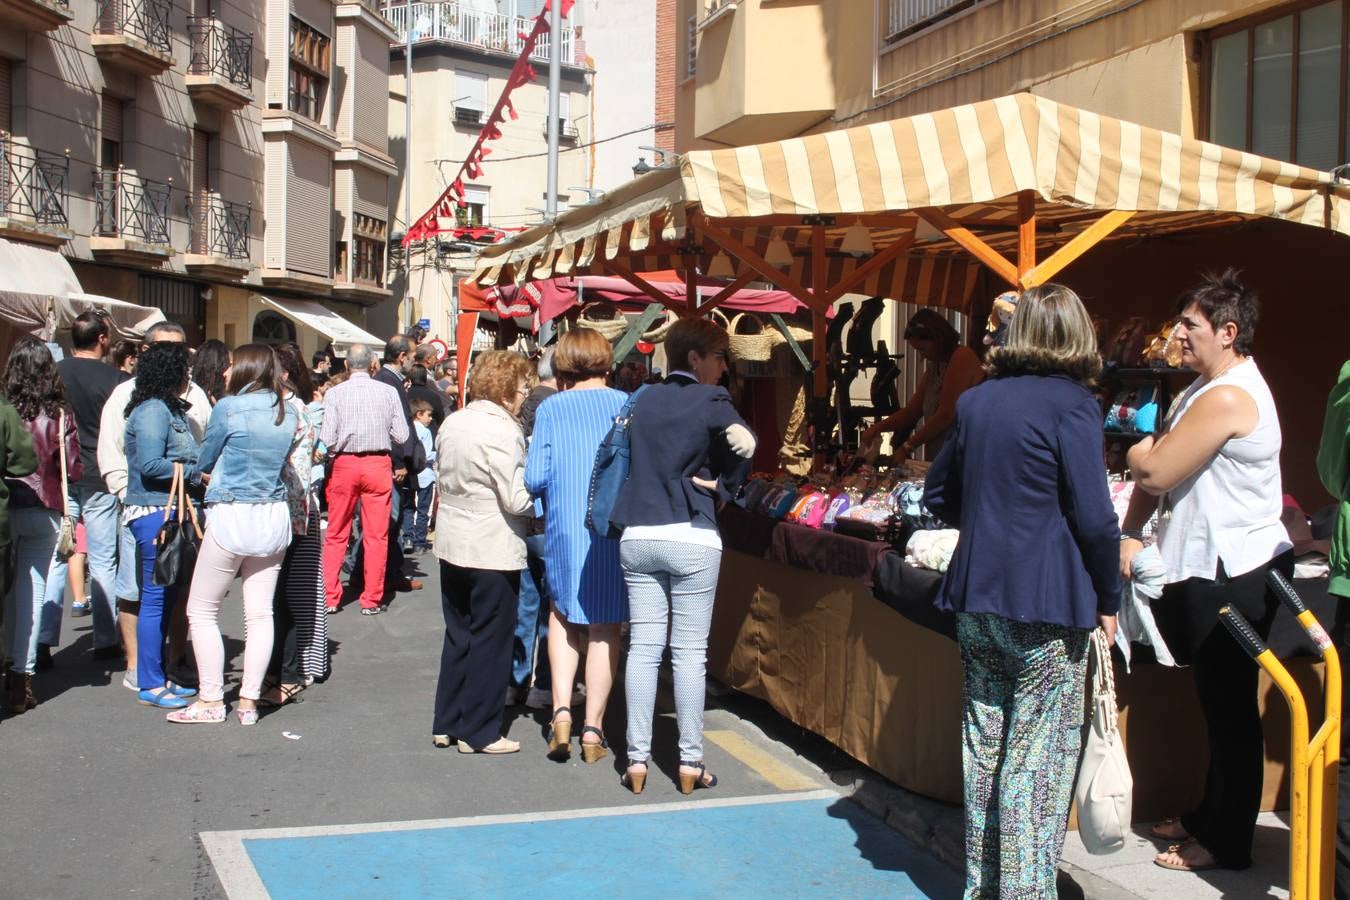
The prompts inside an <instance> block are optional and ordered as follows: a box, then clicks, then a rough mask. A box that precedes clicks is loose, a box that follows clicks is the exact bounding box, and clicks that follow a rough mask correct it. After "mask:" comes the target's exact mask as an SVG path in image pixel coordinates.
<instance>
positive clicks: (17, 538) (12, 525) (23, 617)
mask: <svg viewBox="0 0 1350 900" xmlns="http://www.w3.org/2000/svg"><path fill="white" fill-rule="evenodd" d="M60 528H61V517H60V516H58V515H57V514H56V512H55V511H53V510H50V509H47V508H46V507H40V506H37V507H19V508H17V509H11V510H10V511H9V530H10V535H11V539H12V540H13V542H14V585H13V587H11V588H10V589H9V593H8V594H6V596H5V638H6V640H7V644H6V647H7V648H8V650H9V656H10V659H11V660H12V662H11V663H10V667H11V668H12V669H13V670H14V671H15V672H20V673H28V674H30V675H31V674H32V673H33V672H34V671H35V670H36V666H37V645H38V625H39V623H40V621H41V619H42V610H43V606H44V601H45V600H46V597H47V582H48V581H49V580H50V579H51V577H52V571H51V570H52V559H53V557H54V555H55V554H54V552H53V551H55V550H56V536H57V533H58V532H59V531H60ZM64 569H65V566H64V564H62V573H63V576H64Z"/></svg>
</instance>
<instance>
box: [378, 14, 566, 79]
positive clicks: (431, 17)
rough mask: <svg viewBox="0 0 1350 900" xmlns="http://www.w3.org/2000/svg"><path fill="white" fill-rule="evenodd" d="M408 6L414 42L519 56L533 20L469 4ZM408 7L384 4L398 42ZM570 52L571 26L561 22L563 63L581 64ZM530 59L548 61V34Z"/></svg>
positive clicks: (403, 38) (404, 31)
mask: <svg viewBox="0 0 1350 900" xmlns="http://www.w3.org/2000/svg"><path fill="white" fill-rule="evenodd" d="M411 8H412V23H413V42H414V43H423V42H426V41H441V42H445V43H449V44H458V45H460V46H464V47H474V48H477V49H479V50H487V51H491V52H495V53H504V54H506V55H508V56H513V57H514V56H519V55H520V51H521V49H522V48H523V47H524V45H525V40H524V38H523V37H522V35H526V34H529V33H530V31H531V30H533V28H534V20H533V19H526V18H521V17H512V16H506V15H502V14H501V13H494V12H482V11H480V10H477V9H474V8H473V7H472V6H470V5H468V4H460V3H454V2H436V3H413V4H411ZM408 9H409V4H407V3H397V4H395V3H388V4H385V6H384V17H385V18H386V19H388V20H389V22H390V24H392V25H393V26H394V31H395V32H397V34H398V41H399V43H403V42H404V41H406V40H407V39H408V38H407V36H408V27H407V26H408ZM572 54H573V43H572V27H571V25H569V24H568V23H567V22H564V23H563V28H562V55H561V62H562V63H563V65H568V66H572V65H580V64H579V63H577V62H576V61H575V60H574V59H573V56H572ZM530 58H531V59H536V60H539V61H540V62H548V61H549V58H550V53H549V36H548V35H547V34H545V35H543V36H542V37H541V38H540V39H539V40H538V42H536V43H535V45H534V52H533V53H531V54H530Z"/></svg>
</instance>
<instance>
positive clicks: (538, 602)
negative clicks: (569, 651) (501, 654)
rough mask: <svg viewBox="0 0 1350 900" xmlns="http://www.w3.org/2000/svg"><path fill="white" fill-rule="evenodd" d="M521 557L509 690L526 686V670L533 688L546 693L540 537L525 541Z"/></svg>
mask: <svg viewBox="0 0 1350 900" xmlns="http://www.w3.org/2000/svg"><path fill="white" fill-rule="evenodd" d="M525 554H526V564H525V568H523V569H521V570H520V599H519V601H518V602H517V606H516V637H515V640H514V641H513V642H512V644H511V686H512V687H524V686H525V685H527V684H529V683H530V670H531V669H535V670H536V671H535V674H534V686H535V687H537V688H539V689H540V690H541V691H547V690H550V689H551V688H552V686H553V679H552V678H551V677H550V673H549V667H548V608H549V601H548V596H549V595H548V582H547V581H545V580H544V536H543V535H542V534H533V535H530V536H529V537H527V538H526V539H525ZM536 647H538V651H537V654H538V655H537V657H536ZM536 658H537V660H538V665H536Z"/></svg>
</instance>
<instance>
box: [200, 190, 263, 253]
mask: <svg viewBox="0 0 1350 900" xmlns="http://www.w3.org/2000/svg"><path fill="white" fill-rule="evenodd" d="M252 218H253V207H252V206H251V205H245V204H243V203H230V202H229V201H227V200H222V199H221V197H220V195H219V194H211V193H201V194H198V195H197V196H196V197H188V219H189V221H190V222H191V228H192V252H193V253H199V254H203V255H209V256H221V257H224V258H226V259H248V258H249V253H248V235H249V226H250V224H251V222H252Z"/></svg>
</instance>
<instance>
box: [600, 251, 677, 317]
mask: <svg viewBox="0 0 1350 900" xmlns="http://www.w3.org/2000/svg"><path fill="white" fill-rule="evenodd" d="M601 265H602V266H603V267H604V269H605V271H607V272H609V273H610V274H611V275H617V276H618V277H620V278H622V279H623V280H624V281H626V282H628V283H629V284H631V285H632V286H633V287H635V288H637V289H638V290H640V291H642V293H644V294H646V295H647V296H648V297H651V298H652V299H653V300H655V301H656V302H657V303H660V304H661V305H662V306H664V305H666V304H668V303H669V302H670V297H669V296H667V295H666V294H663V293H661V292H660V291H659V290H657V289H656V287H655V286H653V285H652V283H651V282H649V281H648V280H647V279H645V278H643V277H641V276H640V275H636V274H634V273H633V270H632V269H629V268H628V267H627V266H625V265H624V264H623V263H620V262H616V261H615V260H610V259H607V260H604V261H603V262H601Z"/></svg>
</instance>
